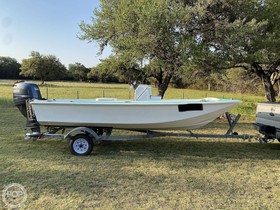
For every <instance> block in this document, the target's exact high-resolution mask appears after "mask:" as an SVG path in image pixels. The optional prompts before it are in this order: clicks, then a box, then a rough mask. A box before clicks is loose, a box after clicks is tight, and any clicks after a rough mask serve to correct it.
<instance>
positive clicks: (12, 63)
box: [0, 57, 20, 79]
mask: <svg viewBox="0 0 280 210" xmlns="http://www.w3.org/2000/svg"><path fill="white" fill-rule="evenodd" d="M19 71H20V64H19V63H18V62H17V60H16V59H14V58H10V57H0V78H1V79H18V78H19V77H20V76H19Z"/></svg>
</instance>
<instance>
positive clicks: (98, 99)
mask: <svg viewBox="0 0 280 210" xmlns="http://www.w3.org/2000/svg"><path fill="white" fill-rule="evenodd" d="M117 100H118V99H116V98H97V99H96V101H117Z"/></svg>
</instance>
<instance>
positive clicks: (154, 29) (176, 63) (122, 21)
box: [79, 0, 190, 97]
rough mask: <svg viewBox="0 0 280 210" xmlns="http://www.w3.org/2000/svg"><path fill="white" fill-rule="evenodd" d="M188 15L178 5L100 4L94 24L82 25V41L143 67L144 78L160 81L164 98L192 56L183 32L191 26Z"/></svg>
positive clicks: (159, 0)
mask: <svg viewBox="0 0 280 210" xmlns="http://www.w3.org/2000/svg"><path fill="white" fill-rule="evenodd" d="M189 15H190V13H189V12H188V8H186V7H183V5H182V4H181V3H176V2H175V1H166V0H155V1H147V0H136V1H131V0H101V1H100V8H99V9H95V10H94V16H93V17H92V23H90V24H87V23H85V22H82V23H81V24H80V28H81V31H82V34H80V36H79V37H80V39H81V40H88V41H96V42H98V43H99V45H100V49H101V52H102V51H103V49H104V47H105V46H107V45H110V46H111V47H112V48H113V50H114V52H115V54H116V55H117V56H121V57H123V56H125V57H130V58H131V59H134V60H137V61H138V63H139V64H143V66H141V67H142V70H143V74H147V75H151V76H153V77H154V78H155V79H156V80H157V84H158V92H159V95H161V96H162V97H163V96H164V93H165V91H166V89H167V87H168V84H169V82H170V80H171V78H172V76H173V75H174V74H176V72H177V71H178V70H179V69H180V67H181V66H182V59H184V60H186V58H187V57H188V56H189V53H188V50H187V49H188V48H189V46H190V42H189V41H190V38H189V31H185V30H182V28H181V26H182V23H184V24H183V25H184V26H185V25H188V21H189ZM151 63H153V65H150V64H151ZM144 65H150V66H149V67H148V68H144ZM146 70H147V71H149V72H146Z"/></svg>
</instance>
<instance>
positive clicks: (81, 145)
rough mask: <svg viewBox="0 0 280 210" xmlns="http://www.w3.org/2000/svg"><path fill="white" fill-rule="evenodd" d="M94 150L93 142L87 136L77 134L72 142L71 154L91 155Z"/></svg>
mask: <svg viewBox="0 0 280 210" xmlns="http://www.w3.org/2000/svg"><path fill="white" fill-rule="evenodd" d="M92 149H93V141H92V139H91V138H90V137H89V136H88V135H86V134H77V135H76V136H74V137H73V138H71V140H70V152H71V153H72V154H73V155H77V156H84V155H89V154H90V153H91V151H92Z"/></svg>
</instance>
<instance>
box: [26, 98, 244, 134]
mask: <svg viewBox="0 0 280 210" xmlns="http://www.w3.org/2000/svg"><path fill="white" fill-rule="evenodd" d="M238 103H240V101H238V100H223V99H221V100H217V99H216V100H206V99H202V100H159V101H149V102H145V101H140V102H139V101H125V100H123V101H121V100H120V101H116V100H112V101H110V100H107V101H98V100H34V101H32V102H31V105H32V108H33V111H34V112H35V115H36V118H37V121H38V122H39V124H40V125H44V126H57V127H78V126H86V127H102V128H116V129H128V130H176V129H196V128H200V127H202V126H204V125H206V124H208V123H210V122H212V121H213V120H215V119H216V118H217V117H219V116H220V115H222V114H223V113H225V112H226V111H228V110H230V109H231V108H233V107H234V106H235V105H236V104H238Z"/></svg>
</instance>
